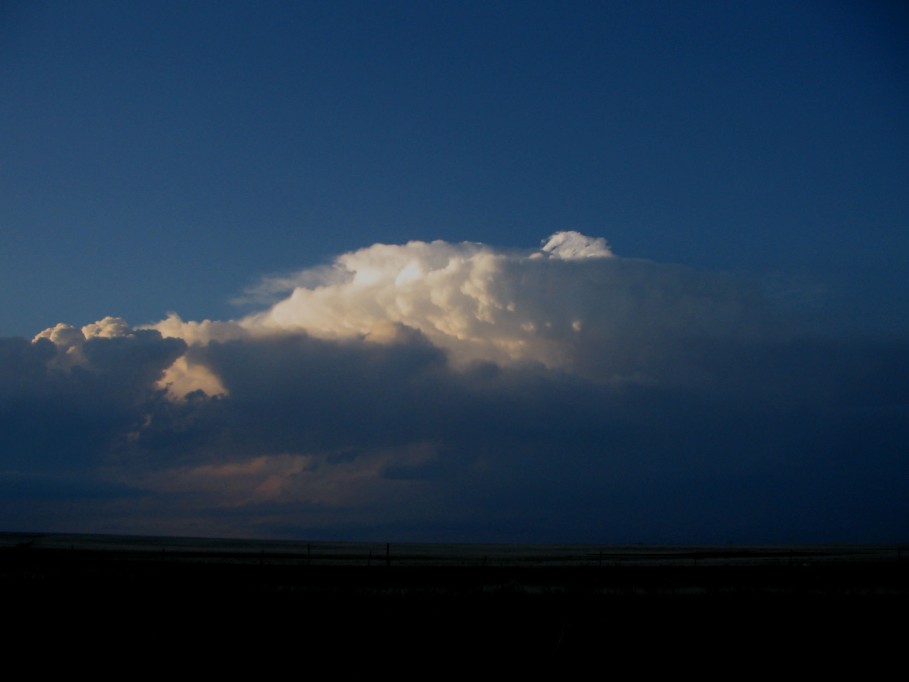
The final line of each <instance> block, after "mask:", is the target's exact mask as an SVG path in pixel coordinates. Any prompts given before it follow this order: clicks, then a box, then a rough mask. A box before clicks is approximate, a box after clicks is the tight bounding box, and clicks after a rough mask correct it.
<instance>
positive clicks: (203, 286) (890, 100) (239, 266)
mask: <svg viewBox="0 0 909 682" xmlns="http://www.w3.org/2000/svg"><path fill="white" fill-rule="evenodd" d="M907 28H909V12H907V9H906V5H905V3H902V2H858V1H855V2H845V1H834V0H828V1H826V2H809V1H806V2H799V3H792V2H772V1H761V2H757V1H755V2H744V1H743V2H731V1H725V0H724V1H721V2H711V1H698V2H633V3H627V2H589V3H588V2H531V1H524V2H489V1H487V2H476V3H475V2H444V3H443V2H397V1H389V2H344V1H338V2H256V3H252V2H225V1H221V2H175V1H166V0H162V1H160V2H147V3H124V2H93V1H85V2H78V3H73V2H41V1H38V0H35V1H33V2H18V1H10V0H7V1H6V2H0V292H2V294H0V529H2V530H56V531H70V532H73V531H84V532H130V533H133V532H144V533H155V534H180V535H240V536H254V537H290V538H298V539H304V538H350V539H374V540H400V539H413V540H471V541H483V540H488V541H536V542H539V541H547V542H637V541H643V542H820V541H823V542H892V541H905V540H906V538H907V537H909V535H907V534H909V503H907V496H906V492H905V482H906V481H907V480H909V456H907V451H906V443H907V442H909V298H907V296H906V291H907V288H909V287H907V284H909V281H907V280H909V270H907V263H909V191H907V188H909V49H907V47H906V46H907V44H909V42H907V40H906V38H907ZM606 240H608V242H607V241H606ZM237 299H243V301H244V302H243V303H242V304H241V303H237V302H236V300H237ZM171 312H173V313H174V314H172V315H171V314H169V313H171ZM36 334H38V335H39V338H35V336H36Z"/></svg>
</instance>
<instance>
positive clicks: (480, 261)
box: [184, 232, 767, 378]
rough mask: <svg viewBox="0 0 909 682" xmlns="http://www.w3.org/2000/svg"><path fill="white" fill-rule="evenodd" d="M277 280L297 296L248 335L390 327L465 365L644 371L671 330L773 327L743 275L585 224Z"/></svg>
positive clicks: (346, 258)
mask: <svg viewBox="0 0 909 682" xmlns="http://www.w3.org/2000/svg"><path fill="white" fill-rule="evenodd" d="M279 284H283V285H288V284H292V289H291V290H290V292H289V295H287V296H286V297H285V298H284V299H283V300H280V301H278V302H277V303H275V304H274V305H272V306H271V307H270V308H269V309H268V310H265V311H263V312H259V313H256V314H253V315H250V316H248V317H246V318H244V319H243V320H241V321H240V325H242V327H243V328H245V329H247V330H248V331H249V332H250V333H253V334H255V333H263V332H277V331H304V332H306V333H308V334H310V335H312V336H316V337H320V338H326V339H341V338H374V339H376V340H378V339H380V338H382V337H383V336H382V334H380V333H377V332H376V330H377V329H378V328H380V327H382V326H383V325H388V324H389V323H391V324H397V325H404V326H406V327H409V328H412V329H415V330H418V331H419V332H420V333H422V334H424V335H425V336H426V337H427V338H428V339H429V340H430V341H431V342H432V343H433V344H435V345H436V346H438V347H440V348H443V349H445V350H446V351H447V352H448V353H449V354H450V355H451V357H452V359H453V360H454V361H455V362H456V363H458V364H464V363H468V362H471V361H492V362H500V363H501V362H516V361H533V362H540V363H542V364H544V365H546V366H549V367H560V368H564V369H567V370H570V371H575V372H582V373H584V374H585V375H586V376H594V374H593V373H599V374H600V377H601V378H612V377H613V376H614V375H616V374H619V375H621V374H623V373H635V372H639V371H640V365H641V364H642V362H643V363H644V364H646V362H649V360H646V361H645V360H642V354H646V353H649V352H650V348H651V347H652V346H654V345H655V344H658V343H659V340H661V339H665V337H667V336H668V335H671V334H681V335H683V336H701V335H706V336H709V337H730V336H732V337H735V336H741V335H748V334H753V333H755V332H757V331H759V330H760V329H764V328H765V327H766V326H767V320H766V319H765V314H766V310H765V309H764V307H763V303H762V302H761V301H760V295H759V293H758V292H756V291H755V290H754V289H752V288H751V287H749V286H748V285H746V284H744V283H742V282H740V281H737V280H735V279H733V278H730V277H723V276H720V275H716V274H713V273H708V274H705V273H698V272H695V271H692V270H688V269H685V268H681V267H676V266H666V265H660V264H656V263H652V262H649V261H641V260H634V259H621V258H616V257H614V256H613V253H612V251H611V250H610V248H609V246H608V245H607V243H606V240H605V239H602V238H591V237H587V236H585V235H582V234H580V233H578V232H557V233H555V234H553V235H552V236H551V237H550V238H549V239H547V240H545V241H544V243H543V246H542V247H541V249H539V250H537V251H533V252H515V251H507V250H501V249H495V248H492V247H490V246H486V245H483V244H477V243H472V242H464V243H460V244H452V243H447V242H443V241H434V242H420V241H412V242H408V243H407V244H402V245H387V244H375V245H373V246H370V247H367V248H364V249H360V250H358V251H354V252H351V253H346V254H343V255H341V256H339V257H337V258H336V259H335V261H334V263H333V264H332V266H331V267H330V268H325V267H320V268H315V269H312V270H305V271H302V272H301V273H298V275H296V276H293V277H282V278H280V279H278V280H275V281H273V282H271V283H270V284H265V285H263V286H264V288H265V289H269V288H270V289H271V290H276V289H277V288H279ZM184 338H185V337H184ZM591 354H594V355H596V356H597V357H598V359H597V360H595V361H592V360H591ZM630 364H637V365H638V367H634V368H632V367H631V366H630ZM604 373H605V374H604Z"/></svg>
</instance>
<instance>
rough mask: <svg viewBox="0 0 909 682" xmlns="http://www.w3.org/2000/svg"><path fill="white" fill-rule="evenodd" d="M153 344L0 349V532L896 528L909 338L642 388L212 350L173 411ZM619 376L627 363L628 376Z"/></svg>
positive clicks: (363, 533)
mask: <svg viewBox="0 0 909 682" xmlns="http://www.w3.org/2000/svg"><path fill="white" fill-rule="evenodd" d="M186 348H187V346H186V344H185V343H184V342H182V341H179V340H176V339H168V338H162V337H161V336H160V334H158V333H157V332H154V331H146V332H143V333H137V334H133V335H132V336H129V337H120V338H110V339H107V338H94V339H91V340H89V341H87V342H86V343H85V347H84V355H85V363H84V364H82V365H79V366H75V367H69V368H67V367H64V366H63V365H62V364H61V362H60V357H59V353H61V352H62V351H61V350H59V349H58V348H57V347H55V346H54V345H53V344H52V343H50V342H49V341H44V340H42V341H38V342H36V343H30V342H27V341H25V340H23V339H4V340H2V341H0V354H2V356H0V368H2V369H0V371H2V377H0V378H2V393H0V407H2V412H0V457H2V459H0V490H2V491H3V495H2V496H0V497H2V499H3V503H2V505H0V526H2V527H3V528H5V529H8V530H45V531H80V532H147V533H160V534H183V535H229V536H258V537H290V538H300V539H303V538H313V539H317V538H335V539H375V540H385V539H395V540H421V541H498V542H502V541H514V542H648V543H661V542H750V543H756V542H892V541H900V540H904V539H905V538H906V535H907V533H909V504H907V500H906V496H905V485H904V484H905V481H907V480H909V457H907V454H906V443H907V442H909V360H907V358H909V353H907V351H909V344H907V343H905V342H892V341H891V342H877V341H844V340H829V339H828V340H825V339H820V338H812V339H800V340H790V341H777V342H773V343H769V342H768V343H756V342H753V341H751V342H748V343H745V342H738V341H725V342H723V343H722V344H720V345H718V346H713V347H711V345H710V344H709V343H706V342H705V343H702V344H700V345H688V346H686V345H678V346H676V347H674V348H671V349H670V350H671V351H672V358H673V360H674V364H675V365H676V366H684V367H685V368H686V375H685V376H684V377H683V376H681V375H680V374H679V373H677V372H673V371H672V368H671V367H668V366H667V367H666V368H665V369H663V370H660V371H659V372H657V373H655V374H654V373H653V371H652V368H653V365H652V363H651V365H650V370H651V374H650V376H649V377H648V379H647V380H646V381H644V380H641V381H634V380H625V381H594V380H590V379H582V378H579V377H578V376H575V375H572V374H569V373H566V372H564V371H560V370H554V369H547V368H545V367H543V366H541V365H537V364H532V363H527V364H524V365H515V366H507V367H506V366H498V365H495V364H492V363H477V364H474V365H473V366H470V367H468V368H466V369H461V368H459V369H455V368H453V367H452V366H451V365H450V364H449V363H448V361H447V358H446V356H445V354H444V353H443V352H442V351H440V350H439V349H437V348H435V347H433V346H432V345H431V344H429V343H428V342H427V341H426V340H425V339H424V338H423V337H422V336H421V335H419V334H413V335H410V336H409V337H407V338H406V339H405V340H403V341H400V342H398V343H392V344H386V345H380V344H374V343H368V342H365V341H360V340H346V341H327V340H319V339H315V338H311V337H309V336H307V335H305V334H290V333H283V334H279V335H274V336H270V337H262V338H246V339H239V340H232V341H225V342H211V343H209V344H208V345H206V346H202V347H194V348H193V351H192V357H193V360H194V362H196V363H198V364H200V365H204V366H206V367H208V368H209V369H210V370H211V371H212V372H214V373H215V374H217V375H218V376H219V377H220V378H221V381H222V383H223V384H224V387H225V388H226V389H227V392H228V393H227V395H225V396H221V397H208V396H206V395H204V394H201V393H197V394H193V395H190V396H188V397H187V399H185V400H183V401H174V400H169V399H168V398H167V397H166V395H165V393H164V391H163V390H162V389H161V388H159V387H157V385H156V382H157V381H158V380H159V379H160V378H161V376H162V375H163V371H164V370H165V369H166V368H167V367H168V366H169V365H170V364H171V363H172V362H173V361H174V360H175V359H176V358H177V357H179V356H180V355H181V354H183V353H185V352H186ZM629 374H630V375H635V374H640V373H634V372H632V373H629Z"/></svg>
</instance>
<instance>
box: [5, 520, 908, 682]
mask: <svg viewBox="0 0 909 682" xmlns="http://www.w3.org/2000/svg"><path fill="white" fill-rule="evenodd" d="M0 590H2V595H0V596H2V598H3V608H4V623H5V626H6V631H8V632H12V633H13V636H12V640H8V641H9V642H10V643H9V648H8V649H7V650H8V651H9V652H11V653H14V652H16V651H17V647H21V646H33V645H35V644H36V643H37V644H38V645H40V646H41V647H43V649H42V650H44V651H48V652H55V653H54V656H57V657H63V660H84V657H85V656H92V655H95V654H96V655H98V656H100V657H102V658H103V657H106V656H110V655H112V654H113V653H114V652H116V653H117V656H128V657H129V660H130V661H131V664H130V665H138V666H140V667H143V666H150V665H154V666H162V665H165V666H166V665H169V664H171V663H167V662H168V661H179V664H180V665H181V666H184V667H185V666H186V665H192V666H196V667H197V669H198V670H199V671H202V670H203V669H205V670H208V671H209V672H211V671H214V670H236V671H239V670H242V669H245V670H250V671H253V670H254V671H258V672H266V671H268V670H271V666H273V665H275V664H276V663H277V662H282V663H281V665H285V664H286V663H287V662H288V661H289V660H294V661H296V662H297V663H299V664H300V665H302V666H309V665H312V663H313V662H314V661H315V660H320V661H323V662H324V661H330V662H331V665H332V666H349V665H358V666H362V665H364V664H366V663H369V664H370V665H375V666H376V667H377V669H382V668H385V667H388V666H391V667H395V666H400V665H408V666H409V665H414V664H417V663H419V662H421V661H426V660H429V659H433V660H435V661H436V665H439V664H443V665H445V666H447V665H455V666H457V665H460V664H465V663H469V664H471V665H474V664H479V663H481V662H484V661H488V660H490V659H495V660H497V661H507V660H512V661H515V662H520V663H521V664H525V665H526V664H530V665H534V664H535V662H540V663H551V662H553V661H571V660H579V659H586V660H591V661H598V665H599V666H600V667H601V669H610V670H614V669H615V666H619V665H620V664H621V665H620V667H621V666H628V665H634V666H635V667H636V668H647V669H653V668H661V669H663V670H669V669H673V670H680V669H681V668H683V667H686V666H696V667H698V668H703V669H711V668H713V669H716V668H717V667H719V668H722V667H724V666H727V665H732V663H733V661H734V662H735V666H737V667H738V666H745V667H746V668H748V669H755V668H764V669H765V670H767V671H773V670H777V671H778V670H779V666H784V667H786V668H787V669H792V668H793V667H794V666H795V667H799V668H803V669H804V671H805V672H811V671H814V672H817V671H818V669H819V668H818V666H821V667H822V668H823V667H826V668H829V669H831V670H832V669H836V668H838V667H839V666H840V664H841V663H842V664H843V665H847V664H848V665H850V666H853V667H854V666H861V667H863V668H864V667H865V666H867V669H866V670H865V672H868V671H870V670H872V669H874V668H875V667H876V666H879V665H884V664H885V663H887V662H897V661H900V660H901V659H902V658H903V650H904V648H905V646H906V634H907V627H906V622H907V616H909V611H907V606H909V552H907V551H904V550H901V549H900V548H898V547H895V546H892V547H792V548H785V547H784V548H780V547H772V548H771V547H765V548H754V547H745V548H743V547H733V548H710V547H707V548H685V547H682V548H679V547H676V548H656V547H625V548H621V547H592V546H591V547H507V546H491V545H490V546H482V545H475V546H467V545H461V546H459V545H379V544H374V545H367V544H344V543H335V544H331V543H312V544H309V545H307V544H306V543H255V542H237V541H210V540H186V539H175V538H169V539H168V538H163V539H154V538H111V537H100V536H51V535H25V534H0ZM74 656H75V657H76V658H75V659H74V658H73V657H74ZM172 657H174V658H172ZM52 658H53V657H52ZM59 660H60V659H59V658H58V662H59ZM99 660H100V659H99ZM173 664H175V663H173ZM791 671H792V670H790V672H791ZM730 675H731V676H736V675H735V674H734V673H733V672H732V671H731V670H730Z"/></svg>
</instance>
